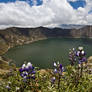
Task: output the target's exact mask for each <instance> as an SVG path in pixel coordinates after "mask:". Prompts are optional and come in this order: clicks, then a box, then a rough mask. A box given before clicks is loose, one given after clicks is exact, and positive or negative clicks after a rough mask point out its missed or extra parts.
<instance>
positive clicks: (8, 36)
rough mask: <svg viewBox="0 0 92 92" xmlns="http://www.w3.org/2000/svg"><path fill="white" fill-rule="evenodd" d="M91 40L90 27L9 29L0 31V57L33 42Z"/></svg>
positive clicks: (91, 30)
mask: <svg viewBox="0 0 92 92" xmlns="http://www.w3.org/2000/svg"><path fill="white" fill-rule="evenodd" d="M58 37H61V38H62V37H63V38H92V26H84V27H82V28H80V29H75V28H73V29H62V28H46V27H37V28H19V27H11V28H7V29H3V30H0V55H2V54H4V53H5V52H7V51H8V49H9V48H11V47H14V46H16V45H23V44H29V43H32V42H34V41H38V40H43V39H48V38H58Z"/></svg>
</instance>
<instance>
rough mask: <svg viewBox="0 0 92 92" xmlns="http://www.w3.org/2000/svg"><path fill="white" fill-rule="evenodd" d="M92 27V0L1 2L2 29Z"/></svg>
mask: <svg viewBox="0 0 92 92" xmlns="http://www.w3.org/2000/svg"><path fill="white" fill-rule="evenodd" d="M62 24H78V25H92V0H0V28H6V27H39V26H45V27H60V26H61V25H62Z"/></svg>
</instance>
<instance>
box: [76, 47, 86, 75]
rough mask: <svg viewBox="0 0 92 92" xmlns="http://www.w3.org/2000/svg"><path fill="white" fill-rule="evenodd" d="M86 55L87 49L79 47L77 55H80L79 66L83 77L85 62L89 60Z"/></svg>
mask: <svg viewBox="0 0 92 92" xmlns="http://www.w3.org/2000/svg"><path fill="white" fill-rule="evenodd" d="M85 55H86V54H85V51H84V50H83V47H79V48H78V51H77V53H76V56H77V57H78V63H79V66H78V67H79V69H80V77H82V73H83V63H85V62H87V59H86V57H85Z"/></svg>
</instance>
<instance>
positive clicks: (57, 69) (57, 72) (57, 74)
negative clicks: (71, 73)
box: [51, 62, 63, 89]
mask: <svg viewBox="0 0 92 92" xmlns="http://www.w3.org/2000/svg"><path fill="white" fill-rule="evenodd" d="M62 73H63V67H62V64H59V62H57V63H56V62H54V70H53V75H54V77H53V78H52V79H51V83H52V84H54V83H55V81H56V80H57V81H58V84H57V85H58V89H60V80H61V76H62Z"/></svg>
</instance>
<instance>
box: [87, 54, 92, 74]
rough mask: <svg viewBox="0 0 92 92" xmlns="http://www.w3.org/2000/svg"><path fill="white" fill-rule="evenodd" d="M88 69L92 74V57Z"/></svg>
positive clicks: (89, 59)
mask: <svg viewBox="0 0 92 92" xmlns="http://www.w3.org/2000/svg"><path fill="white" fill-rule="evenodd" d="M87 67H88V70H89V72H91V73H92V56H90V57H89V58H88V63H87Z"/></svg>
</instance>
